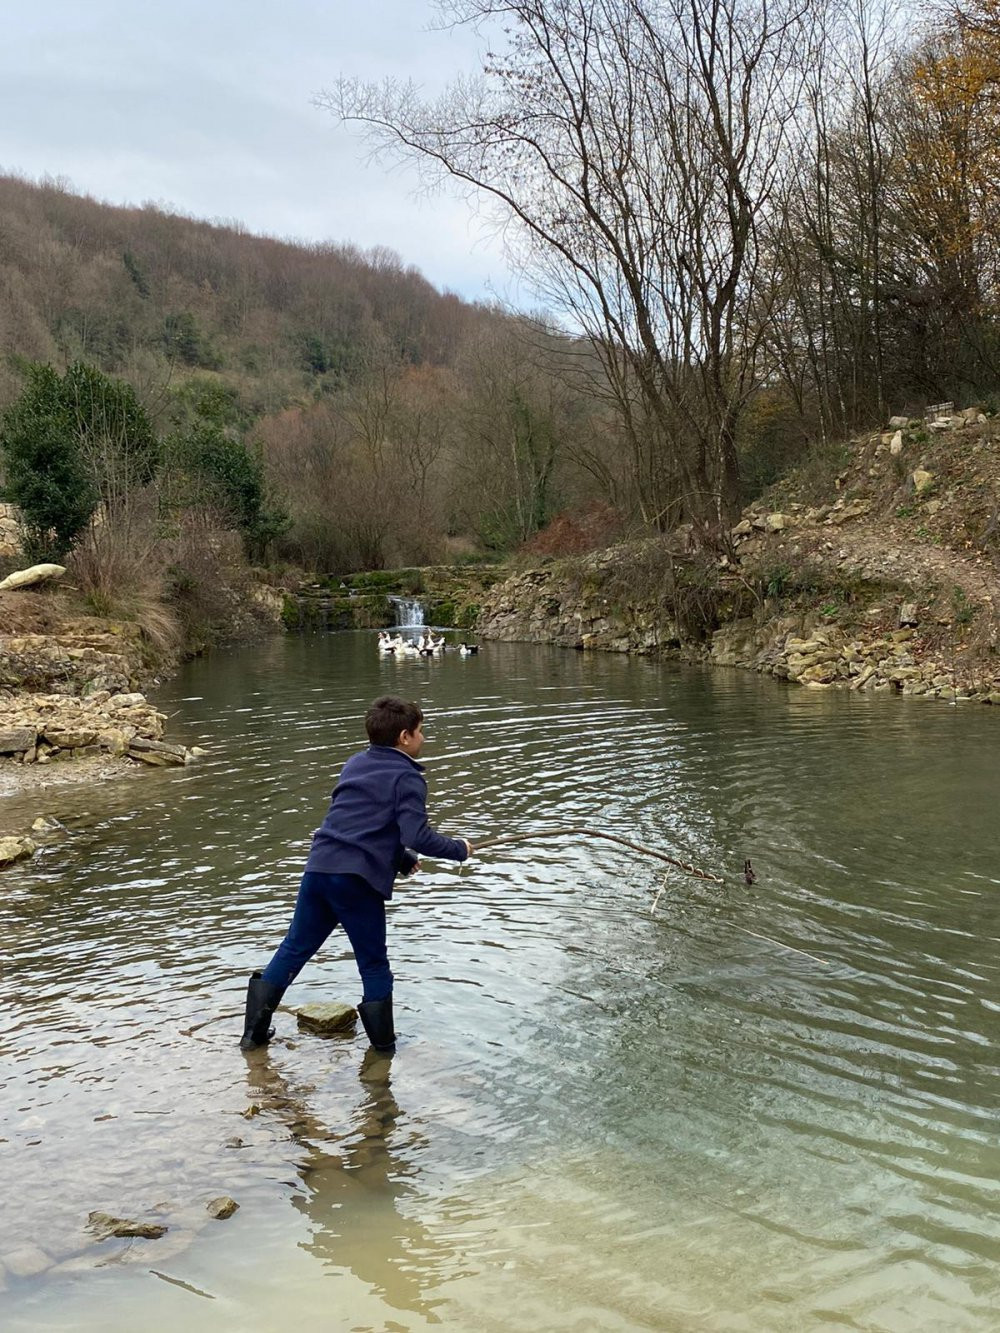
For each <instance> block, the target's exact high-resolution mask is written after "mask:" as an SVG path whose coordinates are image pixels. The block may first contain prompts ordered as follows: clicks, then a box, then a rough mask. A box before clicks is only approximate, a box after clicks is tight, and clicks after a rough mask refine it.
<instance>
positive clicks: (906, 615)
mask: <svg viewBox="0 0 1000 1333" xmlns="http://www.w3.org/2000/svg"><path fill="white" fill-rule="evenodd" d="M919 624H920V619H919V616H918V613H917V604H916V602H904V603H903V605H902V606H901V607H900V608H899V627H900V629H906V628H907V627H911V626H914V625H919Z"/></svg>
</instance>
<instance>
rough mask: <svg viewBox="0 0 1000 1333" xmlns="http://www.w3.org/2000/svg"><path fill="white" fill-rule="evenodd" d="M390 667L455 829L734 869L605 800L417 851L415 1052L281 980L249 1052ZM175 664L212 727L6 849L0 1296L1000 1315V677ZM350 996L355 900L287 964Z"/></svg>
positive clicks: (54, 1317)
mask: <svg viewBox="0 0 1000 1333" xmlns="http://www.w3.org/2000/svg"><path fill="white" fill-rule="evenodd" d="M383 690H393V691H398V692H401V693H404V694H407V695H410V696H413V697H417V698H419V699H420V701H421V702H422V704H423V705H424V707H425V709H426V710H427V712H428V716H429V721H428V726H427V732H428V744H427V751H426V755H425V758H426V759H427V761H428V778H429V782H430V790H431V801H430V804H431V813H432V817H433V819H434V821H435V822H436V823H437V824H438V825H439V826H440V827H441V828H442V829H443V830H444V831H445V832H450V833H453V834H468V835H470V836H472V837H473V838H475V837H476V836H481V837H487V836H490V835H498V834H502V833H508V832H512V831H518V830H527V829H532V828H539V829H542V828H544V827H545V826H546V825H548V826H552V825H567V824H569V825H591V826H594V827H598V828H602V829H604V830H605V831H607V832H611V833H616V834H619V835H621V836H623V837H625V838H629V839H632V840H635V841H639V842H642V843H645V844H647V845H649V846H652V847H657V848H661V849H664V850H666V851H668V852H673V853H675V854H678V855H681V856H684V857H686V858H689V859H691V860H693V861H695V862H697V863H699V864H701V865H703V866H705V867H706V868H708V869H710V870H714V871H717V872H720V873H724V874H725V875H726V877H727V883H726V886H725V887H724V888H721V889H720V888H718V887H717V886H714V885H711V884H705V883H700V882H698V881H696V880H693V879H690V878H688V877H685V876H683V875H681V874H679V873H678V874H675V873H671V874H669V875H668V877H667V879H666V881H664V877H663V873H662V867H661V865H660V864H659V863H658V862H656V861H654V860H651V859H648V858H645V857H642V856H640V855H636V854H634V853H630V852H628V851H626V850H625V849H622V848H618V847H615V846H613V845H611V844H609V843H605V842H600V841H588V840H586V839H585V838H582V837H573V838H559V839H546V838H545V837H544V836H543V835H542V836H539V838H538V839H537V840H535V841H533V842H531V843H525V844H523V845H515V846H511V847H507V848H497V849H495V850H494V851H493V852H485V853H484V854H483V855H482V856H481V857H480V858H478V859H477V860H476V861H475V862H474V863H473V868H472V869H471V870H470V871H466V872H463V873H461V874H459V873H458V872H457V869H456V868H455V867H453V866H450V865H447V864H444V863H437V864H435V863H431V862H425V863H424V864H425V869H424V872H423V873H422V875H421V876H420V878H419V881H417V882H413V883H407V884H406V885H405V886H403V887H401V888H400V889H399V890H398V891H397V894H396V897H395V899H394V901H393V903H392V905H391V908H390V940H391V945H390V950H391V956H392V961H393V966H394V970H395V973H396V979H397V980H396V1009H397V1027H398V1029H399V1031H400V1033H401V1034H402V1037H401V1041H400V1046H399V1050H398V1053H397V1055H396V1056H395V1058H394V1059H393V1060H392V1061H391V1062H388V1061H385V1060H382V1059H377V1060H376V1061H374V1062H372V1061H371V1060H370V1057H366V1056H365V1043H364V1042H363V1040H362V1039H361V1038H360V1037H357V1038H355V1039H353V1040H351V1039H323V1038H319V1037H315V1036H309V1035H306V1034H302V1033H299V1032H298V1031H297V1030H296V1026H295V1020H294V1016H293V1015H292V1014H291V1013H289V1012H286V1011H282V1012H280V1013H279V1015H278V1030H279V1034H278V1037H277V1038H276V1039H275V1041H274V1042H273V1043H272V1044H271V1047H270V1048H269V1049H268V1051H267V1052H261V1053H255V1054H254V1055H252V1056H250V1057H244V1056H242V1055H241V1054H240V1052H239V1050H238V1049H237V1045H236V1042H237V1039H238V1036H239V1032H240V1030H241V1026H242V1024H241V1019H240V1011H241V1008H242V1001H243V993H244V989H245V978H246V974H247V972H248V971H249V970H250V969H251V968H252V967H254V966H259V965H260V964H261V963H263V962H266V960H267V958H268V957H269V956H270V953H271V951H272V950H273V948H274V947H275V946H276V945H277V943H278V941H279V939H280V937H281V935H282V933H283V930H284V928H285V925H286V924H287V919H288V915H289V912H290V909H291V905H292V903H293V901H294V895H295V889H296V886H297V882H298V876H299V873H300V871H301V867H302V862H303V857H304V853H305V851H306V848H307V845H308V839H309V834H310V832H311V830H312V829H313V828H314V827H315V825H316V824H317V823H318V821H319V820H320V819H321V818H322V815H323V813H324V811H325V808H326V801H327V798H328V795H329V790H330V787H331V786H332V783H333V780H334V778H335V775H336V772H337V770H338V768H339V766H340V764H341V763H342V762H343V760H344V759H345V758H346V757H347V756H348V755H349V754H350V753H351V752H352V751H353V750H354V749H355V748H357V747H358V745H359V744H360V743H361V740H362V739H363V736H362V732H361V727H360V723H359V718H360V716H361V713H362V712H363V709H364V706H365V704H366V703H367V702H368V701H369V700H370V699H371V698H372V697H373V696H374V695H375V694H377V693H379V692H381V691H383ZM161 698H162V699H163V700H164V702H163V705H162V706H163V707H164V709H165V711H167V712H171V713H176V714H177V716H176V717H175V718H174V721H173V723H172V724H171V725H172V730H173V734H175V735H176V736H178V737H179V738H183V739H185V740H186V741H187V742H188V743H189V744H194V743H201V744H205V745H208V746H210V747H211V753H210V755H209V757H208V758H207V759H205V760H204V761H202V762H201V763H200V764H199V765H198V766H196V767H194V768H189V769H184V770H178V771H173V772H153V773H150V774H148V775H143V776H142V779H141V781H137V782H132V783H125V784H122V785H121V786H117V787H116V786H110V785H105V786H101V787H95V788H93V789H91V790H88V791H78V790H68V789H64V790H62V791H59V792H58V793H52V794H51V795H50V796H49V798H48V799H49V802H50V805H49V807H48V812H51V813H55V814H57V815H59V817H60V818H62V819H63V820H64V821H65V822H66V823H67V825H68V826H69V828H70V829H71V837H70V838H69V839H68V840H67V841H66V842H64V843H63V844H62V845H61V846H59V847H57V848H54V849H52V850H50V851H47V852H46V853H44V854H42V855H41V856H39V857H38V858H36V859H35V861H33V862H31V863H27V864H26V865H24V866H21V867H17V868H15V869H14V870H12V871H9V872H7V873H6V874H5V876H4V879H3V889H4V895H3V899H2V901H0V947H2V951H3V959H2V962H3V972H2V978H0V986H2V990H3V1004H4V1015H5V1021H4V1024H3V1030H2V1031H0V1154H2V1159H3V1162H4V1169H3V1179H4V1183H5V1185H6V1191H5V1193H6V1203H7V1207H6V1208H4V1209H2V1210H0V1264H2V1265H3V1270H0V1272H2V1271H4V1270H5V1271H6V1275H5V1276H4V1277H2V1278H0V1286H4V1285H5V1290H3V1291H0V1325H2V1326H3V1328H4V1329H31V1330H38V1329H49V1328H51V1329H81V1328H94V1329H98V1328H99V1329H122V1330H125V1329H134V1328H137V1327H142V1328H144V1329H167V1328H173V1327H174V1326H175V1325H176V1324H177V1322H178V1321H182V1323H183V1326H184V1327H185V1328H193V1329H201V1328H205V1329H208V1328H212V1329H217V1328H219V1327H220V1326H221V1327H225V1328H233V1329H254V1330H255V1329H271V1328H273V1327H274V1326H275V1322H276V1321H278V1320H281V1321H283V1322H286V1323H287V1322H289V1321H292V1320H297V1321H298V1322H299V1323H300V1324H301V1325H302V1326H304V1327H307V1328H312V1327H323V1328H344V1329H392V1330H399V1329H422V1328H425V1327H430V1326H432V1325H435V1324H437V1323H442V1324H444V1325H446V1326H448V1327H449V1328H454V1329H468V1330H484V1331H486V1333H489V1331H490V1330H521V1329H524V1330H529V1329H530V1330H533V1333H537V1330H539V1329H545V1330H549V1329H551V1330H592V1329H597V1328H600V1329H602V1330H603V1329H612V1330H617V1329H622V1330H626V1329H628V1330H631V1329H665V1330H674V1329H677V1330H692V1329H699V1330H700V1329H705V1330H715V1329H726V1330H729V1329H735V1330H742V1329H746V1330H754V1331H758V1330H785V1329H787V1330H801V1329H804V1328H809V1329H813V1328H855V1329H892V1330H896V1329H898V1330H907V1331H909V1330H914V1329H925V1328H926V1329H941V1328H948V1329H949V1330H965V1329H969V1330H989V1329H996V1328H997V1327H998V1324H1000V1315H998V1313H997V1309H998V1304H1000V1263H998V1261H1000V1215H998V1211H997V1203H998V1194H1000V1187H998V1184H997V1181H998V1176H1000V1146H998V1139H997V1135H996V1132H995V1127H994V1117H995V1114H996V1111H997V1106H998V1100H1000V1098H998V1093H1000V1071H998V1064H997V1056H996V1038H997V1034H998V1025H1000V971H998V964H997V935H998V930H997V894H998V882H1000V881H998V867H997V864H996V855H995V853H996V777H995V774H996V755H997V751H998V746H1000V712H997V711H996V710H988V709H982V708H976V707H975V706H971V705H970V706H969V707H968V708H962V707H957V708H949V707H947V706H944V705H941V704H930V703H927V702H925V701H921V700H909V699H897V698H888V697H885V696H876V697H870V696H869V697H857V696H855V695H851V694H843V693H840V692H833V691H830V692H822V691H807V690H802V689H788V688H785V687H782V686H780V685H777V684H775V683H774V682H772V681H764V680H760V679H758V678H757V677H754V676H751V675H748V674H743V673H736V672H734V673H732V674H730V673H726V672H715V673H711V674H710V673H703V672H701V671H700V670H696V669H679V668H676V667H672V666H663V665H657V664H652V663H649V662H645V661H638V660H631V661H630V660H624V659H620V658H617V657H611V656H589V655H581V654H576V653H572V652H566V651H562V650H559V649H549V648H542V647H530V646H525V645H488V646H487V647H486V648H484V651H483V652H482V654H481V655H480V656H479V657H475V658H466V659H462V658H460V657H458V655H457V654H454V653H452V654H449V655H447V656H446V657H445V659H444V660H443V661H442V660H434V661H426V660H424V659H416V660H402V661H399V662H396V661H394V660H391V659H390V660H388V661H386V660H379V659H378V657H377V655H376V653H375V651H374V637H373V636H372V635H367V634H361V633H358V634H333V635H325V636H324V635H316V636H303V637H289V638H282V639H276V640H274V641H272V642H269V643H266V644H264V645H262V646H257V647H254V648H252V649H244V650H241V651H238V652H233V653H231V654H219V655H216V656H214V657H212V658H210V659H207V660H205V661H203V662H196V663H193V664H191V665H189V666H188V667H187V668H186V669H185V671H184V672H183V673H182V675H181V676H180V677H178V679H176V680H175V681H173V682H172V683H171V686H170V688H169V689H168V690H165V691H164V692H163V694H162V695H161ZM745 857H751V858H752V860H753V863H754V866H755V868H756V870H757V873H758V877H759V878H758V882H757V883H756V884H755V885H753V886H752V887H747V886H746V885H745V884H744V882H743V878H742V874H741V871H742V866H743V861H744V858H745ZM664 884H665V888H664ZM661 888H664V891H663V893H662V895H661V896H660V897H659V899H658V901H656V900H657V892H658V891H659V890H660V889H661ZM654 901H656V910H655V913H653V912H651V908H652V906H653V904H654ZM358 992H359V987H358V984H357V981H356V977H355V974H354V970H353V964H352V962H351V959H350V955H349V953H348V952H347V951H346V949H345V948H344V941H343V939H342V938H338V937H337V936H334V937H332V938H331V940H330V941H329V942H328V944H327V946H326V948H325V949H324V950H323V952H322V953H321V954H320V956H319V957H318V958H317V959H316V960H314V962H313V963H312V964H311V965H310V967H309V968H308V969H307V970H306V971H305V972H304V974H303V975H302V977H301V978H300V981H299V982H298V983H297V984H296V986H295V987H294V988H293V989H292V990H291V991H290V992H289V993H288V996H287V997H286V999H287V1000H288V1002H289V1003H290V1004H293V1005H294V1004H297V1003H300V1002H305V1001H309V1000H317V999H323V998H330V999H338V1000H344V1001H348V1002H355V1001H356V1000H357V998H358ZM222 1194H228V1195H231V1196H232V1197H234V1198H235V1199H237V1200H238V1201H239V1203H240V1210H239V1212H237V1213H236V1215H235V1217H233V1218H232V1219H231V1220H229V1221H227V1222H216V1221H211V1220H208V1218H207V1214H206V1212H205V1205H206V1203H207V1201H208V1200H210V1199H212V1198H213V1197H215V1196H218V1195H222ZM93 1210H99V1211H102V1212H106V1213H111V1214H113V1215H116V1216H125V1217H130V1218H141V1219H143V1220H155V1221H160V1222H162V1223H164V1224H165V1225H167V1226H168V1227H169V1230H168V1232H167V1234H166V1235H165V1236H164V1237H163V1238H162V1239H160V1240H131V1241H129V1240H106V1241H100V1240H99V1239H97V1238H96V1237H95V1236H94V1235H93V1234H92V1233H91V1232H90V1231H89V1230H88V1227H87V1218H88V1214H89V1213H90V1212H91V1211H93ZM33 1269H37V1270H39V1271H37V1272H32V1271H31V1270H33Z"/></svg>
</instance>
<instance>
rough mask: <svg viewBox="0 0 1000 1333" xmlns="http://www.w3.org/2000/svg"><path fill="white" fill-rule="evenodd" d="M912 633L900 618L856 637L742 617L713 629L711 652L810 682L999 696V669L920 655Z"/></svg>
mask: <svg viewBox="0 0 1000 1333" xmlns="http://www.w3.org/2000/svg"><path fill="white" fill-rule="evenodd" d="M904 610H905V608H904ZM905 618H906V617H905V615H903V616H901V619H905ZM915 636H916V630H915V629H914V628H912V627H911V626H906V625H903V626H902V627H901V628H899V629H897V630H893V631H891V632H890V633H889V634H885V635H880V636H879V637H877V638H874V639H869V640H865V641H862V640H860V639H858V638H856V637H850V636H848V635H847V634H845V633H843V632H842V631H840V630H837V629H835V628H832V627H831V628H818V629H814V630H812V631H810V632H804V630H803V625H802V620H801V618H797V619H796V620H794V621H793V622H791V623H789V622H788V621H787V620H786V621H780V620H771V621H767V622H765V623H756V622H753V621H750V620H745V621H738V622H735V623H733V624H730V625H725V626H723V628H722V629H720V630H717V631H716V633H715V635H714V636H713V639H712V646H711V650H710V653H709V660H710V661H711V662H713V663H714V664H715V665H718V666H738V667H747V668H749V669H751V670H755V671H759V672H761V673H763V674H765V675H771V676H777V677H779V678H780V679H782V680H789V681H793V682H795V683H797V684H799V685H805V686H807V687H809V688H811V689H827V688H829V687H831V686H835V685H840V686H844V687H850V688H851V689H854V690H895V691H897V692H898V693H900V694H907V695H925V696H927V697H929V698H937V699H948V700H954V701H956V702H958V701H969V702H978V703H988V704H1000V677H996V676H986V675H979V676H973V677H971V678H970V677H969V676H967V675H965V674H963V675H962V676H959V674H958V673H957V671H956V670H955V669H954V668H953V667H952V666H950V665H949V664H947V663H944V662H940V661H938V660H936V659H934V658H933V657H930V658H928V657H918V656H917V655H916V654H915V652H914V648H915V647H916V645H915V643H914V639H915Z"/></svg>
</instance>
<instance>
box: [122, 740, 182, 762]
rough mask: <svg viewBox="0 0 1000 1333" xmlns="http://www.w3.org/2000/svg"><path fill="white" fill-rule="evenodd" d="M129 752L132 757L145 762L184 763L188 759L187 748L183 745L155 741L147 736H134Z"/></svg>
mask: <svg viewBox="0 0 1000 1333" xmlns="http://www.w3.org/2000/svg"><path fill="white" fill-rule="evenodd" d="M128 754H129V758H130V759H139V760H141V761H142V763H144V764H159V765H165V764H183V763H185V762H186V760H187V750H186V749H185V747H184V746H183V745H171V744H169V742H167V741H153V740H149V739H148V738H147V737H145V736H133V738H132V740H131V741H130V742H129V747H128Z"/></svg>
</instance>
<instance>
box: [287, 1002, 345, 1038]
mask: <svg viewBox="0 0 1000 1333" xmlns="http://www.w3.org/2000/svg"><path fill="white" fill-rule="evenodd" d="M295 1012H296V1016H297V1018H298V1020H299V1027H300V1028H303V1029H304V1030H305V1031H306V1032H315V1033H318V1034H319V1036H321V1037H329V1036H333V1035H334V1034H339V1033H341V1032H353V1030H354V1025H355V1023H356V1022H357V1019H358V1011H357V1009H355V1008H354V1006H353V1005H350V1004H333V1003H329V1004H304V1005H302V1007H301V1008H300V1009H297V1010H296V1011H295Z"/></svg>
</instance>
